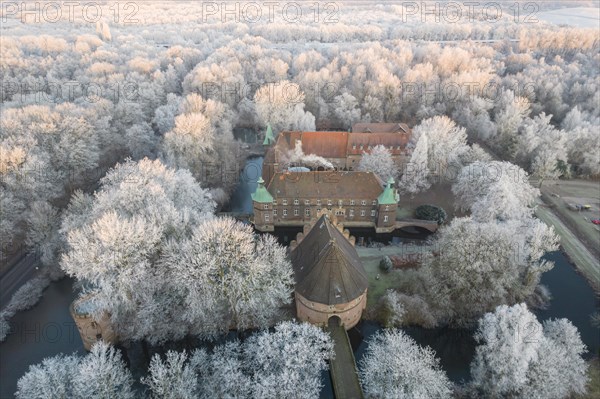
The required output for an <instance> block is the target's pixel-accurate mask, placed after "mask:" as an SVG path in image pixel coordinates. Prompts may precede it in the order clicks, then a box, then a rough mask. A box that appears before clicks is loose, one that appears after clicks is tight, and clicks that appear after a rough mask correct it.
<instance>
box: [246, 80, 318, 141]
mask: <svg viewBox="0 0 600 399" xmlns="http://www.w3.org/2000/svg"><path fill="white" fill-rule="evenodd" d="M304 97H305V95H304V93H303V92H302V90H301V89H300V86H299V85H298V84H296V83H292V82H290V81H287V80H284V81H279V82H276V83H270V84H267V85H264V86H262V87H260V88H259V89H258V90H257V91H256V93H255V94H254V103H255V107H256V113H257V115H258V120H259V122H260V124H261V125H262V126H266V125H267V124H268V123H270V124H271V126H273V132H274V133H275V134H278V133H279V132H280V131H282V130H308V131H314V130H315V117H314V116H313V115H312V114H311V113H310V112H308V111H304Z"/></svg>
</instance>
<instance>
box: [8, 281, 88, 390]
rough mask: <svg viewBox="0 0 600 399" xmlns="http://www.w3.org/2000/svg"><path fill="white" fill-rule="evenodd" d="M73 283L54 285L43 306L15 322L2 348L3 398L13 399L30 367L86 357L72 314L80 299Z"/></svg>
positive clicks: (41, 301)
mask: <svg viewBox="0 0 600 399" xmlns="http://www.w3.org/2000/svg"><path fill="white" fill-rule="evenodd" d="M72 287H73V280H72V279H68V278H65V279H63V280H61V281H59V282H56V283H52V284H50V286H49V287H48V288H47V289H46V290H45V291H44V295H43V297H42V299H41V300H40V302H39V303H38V304H37V305H36V306H35V307H33V308H32V309H29V310H27V311H25V312H21V313H17V314H16V315H15V316H14V317H13V318H12V319H11V323H10V324H11V329H12V331H13V333H12V334H10V335H9V336H8V337H7V338H6V341H4V342H3V343H1V344H0V353H1V354H2V355H1V356H0V381H2V383H1V384H0V398H2V399H4V398H12V397H14V393H15V391H16V389H17V380H18V379H19V378H20V377H21V376H22V375H23V374H25V372H26V371H27V370H28V369H29V366H30V365H33V364H36V363H39V362H41V361H42V360H43V359H44V358H46V357H51V356H55V355H58V354H60V353H65V354H71V353H73V352H78V353H85V350H84V349H83V343H82V342H81V338H80V336H79V331H78V330H77V327H76V325H75V322H74V321H73V319H72V318H71V315H70V313H69V305H70V304H71V302H72V301H73V300H74V299H75V297H76V296H77V294H76V293H74V292H73V289H72Z"/></svg>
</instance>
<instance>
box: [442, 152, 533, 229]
mask: <svg viewBox="0 0 600 399" xmlns="http://www.w3.org/2000/svg"><path fill="white" fill-rule="evenodd" d="M452 192H453V193H454V195H455V196H456V204H455V207H456V208H460V209H461V210H462V211H465V210H468V209H470V210H471V212H472V215H473V218H474V219H475V220H477V221H494V220H509V219H524V218H528V217H530V216H531V215H532V213H533V209H532V208H531V206H532V205H533V204H534V202H535V199H536V198H537V197H538V196H539V190H538V189H536V188H534V187H532V186H531V185H530V184H529V179H528V174H527V172H525V171H524V170H523V169H521V168H520V167H518V166H517V165H513V164H511V163H510V162H500V161H490V162H481V161H476V162H474V163H472V164H470V165H467V166H465V167H463V168H462V170H461V172H460V174H459V175H458V178H457V179H456V182H455V183H454V184H453V185H452Z"/></svg>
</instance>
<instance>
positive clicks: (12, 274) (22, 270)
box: [0, 254, 38, 309]
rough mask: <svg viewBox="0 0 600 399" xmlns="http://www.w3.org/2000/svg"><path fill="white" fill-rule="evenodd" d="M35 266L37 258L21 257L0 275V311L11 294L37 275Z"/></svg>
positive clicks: (33, 256)
mask: <svg viewBox="0 0 600 399" xmlns="http://www.w3.org/2000/svg"><path fill="white" fill-rule="evenodd" d="M37 264H38V259H37V256H35V255H32V254H28V255H25V256H23V257H21V258H20V259H19V260H18V261H16V262H15V263H14V264H13V265H12V266H11V267H10V268H9V269H8V271H6V272H5V273H4V274H2V276H1V277H0V309H4V307H5V306H6V305H8V303H9V302H10V298H12V296H13V294H14V293H15V292H16V291H17V290H18V289H19V288H21V286H22V285H23V284H25V283H26V282H27V281H29V280H31V279H32V278H33V277H34V276H35V275H36V274H37V269H36V266H37Z"/></svg>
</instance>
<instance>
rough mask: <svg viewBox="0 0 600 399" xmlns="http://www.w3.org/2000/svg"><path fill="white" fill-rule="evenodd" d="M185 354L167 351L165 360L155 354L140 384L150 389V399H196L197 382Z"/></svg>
mask: <svg viewBox="0 0 600 399" xmlns="http://www.w3.org/2000/svg"><path fill="white" fill-rule="evenodd" d="M187 360H188V356H187V354H186V353H185V352H181V353H177V352H174V351H168V352H167V354H166V356H165V360H164V361H163V359H162V358H161V357H160V355H158V354H155V355H154V356H153V357H152V360H151V361H150V367H149V368H148V372H149V375H148V376H147V377H144V378H142V383H144V384H145V385H147V386H148V388H149V389H150V393H151V397H152V398H156V399H158V398H160V399H194V398H196V397H198V394H197V387H198V380H197V377H196V374H195V370H194V368H193V367H192V366H191V365H190V364H189V363H188V362H187Z"/></svg>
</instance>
